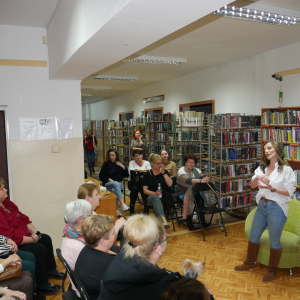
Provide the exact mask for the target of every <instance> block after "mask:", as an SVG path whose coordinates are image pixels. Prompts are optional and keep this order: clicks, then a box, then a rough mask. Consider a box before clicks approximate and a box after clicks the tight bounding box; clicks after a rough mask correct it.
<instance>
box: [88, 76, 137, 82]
mask: <svg viewBox="0 0 300 300" xmlns="http://www.w3.org/2000/svg"><path fill="white" fill-rule="evenodd" d="M90 79H97V80H117V81H136V80H138V79H139V78H138V77H136V76H117V75H96V76H95V77H91V78H90Z"/></svg>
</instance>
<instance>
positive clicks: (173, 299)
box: [161, 278, 210, 300]
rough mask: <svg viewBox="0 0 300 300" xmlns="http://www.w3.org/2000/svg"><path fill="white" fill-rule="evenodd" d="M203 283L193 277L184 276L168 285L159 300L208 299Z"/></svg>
mask: <svg viewBox="0 0 300 300" xmlns="http://www.w3.org/2000/svg"><path fill="white" fill-rule="evenodd" d="M209 298H210V296H209V293H208V291H207V289H206V287H205V286H204V284H203V283H201V282H200V281H198V280H197V279H194V278H184V279H181V280H178V281H176V282H174V283H173V284H171V285H170V287H169V288H168V289H167V290H166V291H165V292H164V293H163V295H162V298H161V300H209Z"/></svg>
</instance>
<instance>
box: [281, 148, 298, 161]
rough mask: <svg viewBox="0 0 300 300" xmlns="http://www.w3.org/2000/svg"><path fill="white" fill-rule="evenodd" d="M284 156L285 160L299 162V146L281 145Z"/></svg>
mask: <svg viewBox="0 0 300 300" xmlns="http://www.w3.org/2000/svg"><path fill="white" fill-rule="evenodd" d="M282 147H283V150H284V156H285V158H286V159H291V160H300V146H299V145H282Z"/></svg>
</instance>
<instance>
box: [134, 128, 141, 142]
mask: <svg viewBox="0 0 300 300" xmlns="http://www.w3.org/2000/svg"><path fill="white" fill-rule="evenodd" d="M138 131H139V132H140V133H141V134H142V130H141V129H136V130H135V131H134V132H133V138H134V139H135V140H136V138H135V134H136V133H137V132H138Z"/></svg>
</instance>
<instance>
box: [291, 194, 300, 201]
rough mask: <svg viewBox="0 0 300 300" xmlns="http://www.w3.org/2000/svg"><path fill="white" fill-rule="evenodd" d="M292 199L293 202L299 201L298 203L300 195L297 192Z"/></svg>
mask: <svg viewBox="0 0 300 300" xmlns="http://www.w3.org/2000/svg"><path fill="white" fill-rule="evenodd" d="M293 198H294V199H295V200H299V201H300V193H299V192H295V193H294V197H293Z"/></svg>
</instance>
